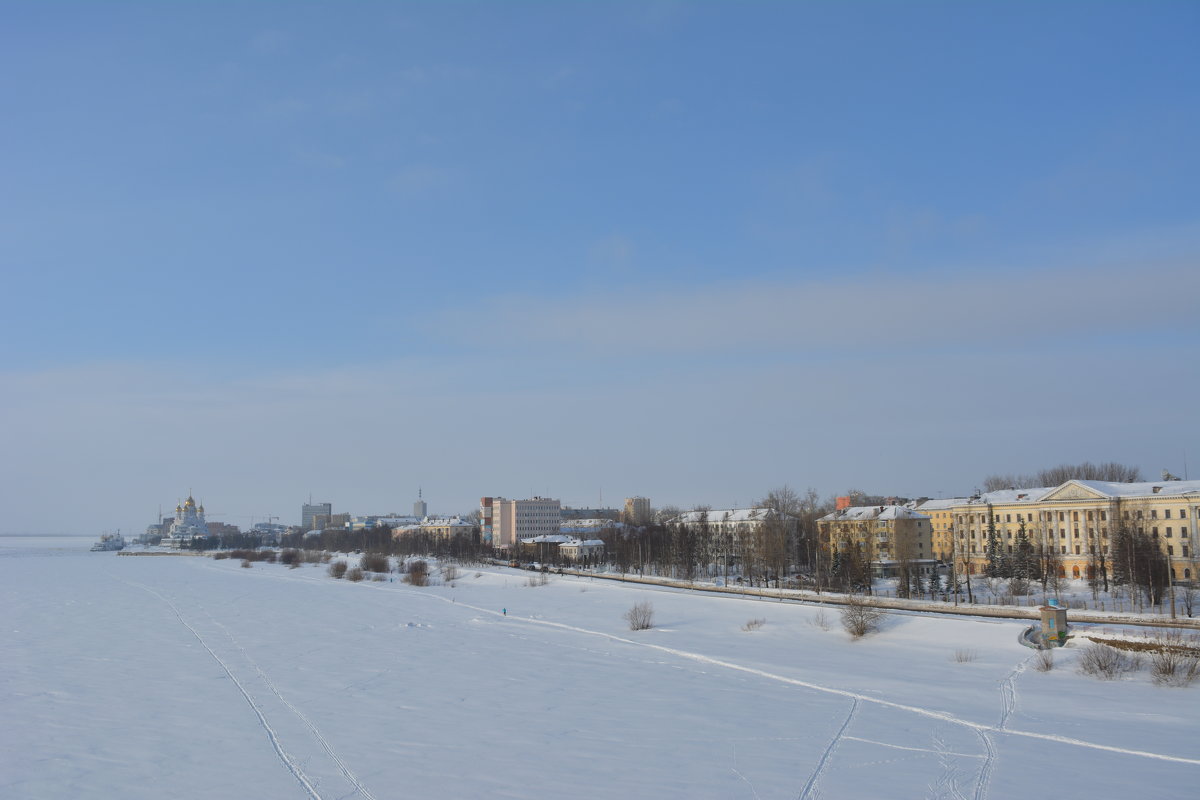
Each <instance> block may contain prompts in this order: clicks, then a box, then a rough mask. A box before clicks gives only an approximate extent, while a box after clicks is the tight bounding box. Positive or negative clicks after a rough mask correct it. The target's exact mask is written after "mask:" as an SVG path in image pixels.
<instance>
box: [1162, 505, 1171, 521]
mask: <svg viewBox="0 0 1200 800" xmlns="http://www.w3.org/2000/svg"><path fill="white" fill-rule="evenodd" d="M1170 518H1171V509H1169V508H1168V509H1167V510H1166V511H1164V512H1163V519H1170Z"/></svg>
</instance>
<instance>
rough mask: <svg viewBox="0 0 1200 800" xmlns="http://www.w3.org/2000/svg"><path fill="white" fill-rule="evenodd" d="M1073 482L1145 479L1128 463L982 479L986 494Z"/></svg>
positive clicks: (1086, 463)
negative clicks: (1002, 490)
mask: <svg viewBox="0 0 1200 800" xmlns="http://www.w3.org/2000/svg"><path fill="white" fill-rule="evenodd" d="M1070 480H1078V481H1111V482H1113V483H1136V482H1138V481H1141V480H1143V478H1142V471H1141V470H1140V469H1138V468H1137V467H1131V466H1129V465H1128V464H1118V463H1116V462H1115V461H1108V462H1105V463H1103V464H1093V463H1092V462H1090V461H1084V462H1083V463H1081V464H1059V465H1058V466H1056V467H1048V468H1046V469H1041V470H1038V471H1037V472H1030V473H1026V474H1016V473H1007V474H997V475H988V476H987V477H986V478H984V479H983V491H985V492H995V491H999V490H1000V489H1031V488H1034V487H1036V486H1058V485H1060V484H1063V483H1066V482H1067V481H1070Z"/></svg>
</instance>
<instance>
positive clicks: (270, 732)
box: [114, 576, 322, 800]
mask: <svg viewBox="0 0 1200 800" xmlns="http://www.w3.org/2000/svg"><path fill="white" fill-rule="evenodd" d="M114 577H115V576H114ZM116 580H120V581H121V583H124V584H126V585H128V586H136V587H137V588H139V589H141V590H143V591H145V592H148V593H150V594H152V595H154V596H155V597H157V598H158V599H159V600H161V601H162V602H164V603H166V605H167V607H168V608H170V609H171V611H172V612H173V613H174V614H175V618H176V619H178V620H179V623H180V624H181V625H183V627H185V628H187V629H188V630H189V631H191V633H192V636H194V637H196V641H197V642H199V643H200V646H201V647H203V648H204V649H205V650H206V651H208V654H209V655H210V656H212V659H213V661H216V662H217V664H219V665H220V666H221V669H222V670H224V671H225V674H226V675H228V676H229V680H231V681H233V685H234V686H236V687H237V688H238V691H239V692H241V693H242V697H244V698H245V699H246V703H247V704H249V706H250V708H251V709H252V710H253V711H254V715H255V716H256V717H258V724H259V725H261V726H262V729H263V730H264V731H266V733H267V738H268V739H270V740H271V747H273V748H274V749H275V754H276V755H277V756H279V760H280V761H282V762H283V765H284V767H286V768H287V770H288V772H290V773H292V776H293V777H294V778H295V779H296V780H297V781H298V782H299V783H300V785H301V786H302V787H304V791H305V792H307V793H308V796H309V797H311V798H312V799H313V800H322V797H321V795H320V794H319V793H318V792H317V789H316V787H315V786H313V784H312V782H311V781H310V780H309V778H308V776H307V775H306V774H305V773H304V770H303V769H301V767H300V765H299V764H298V763H296V760H295V759H294V758H292V756H291V754H289V753H288V752H287V751H286V750H284V749H283V744H282V743H281V742H280V741H279V736H278V735H277V734H276V733H275V729H274V728H272V727H271V724H270V723H269V722H267V718H266V717H265V716H263V713H262V710H261V709H260V708H259V707H258V705H257V704H256V703H255V702H254V698H253V697H251V696H250V693H249V692H248V691H247V690H246V687H245V686H244V685H243V684H242V682H241V681H239V680H238V679H237V677H235V676H234V674H233V672H232V670H230V669H229V665H227V664H226V663H225V662H224V661H222V660H221V657H220V656H218V655H217V654H216V652H214V651H213V649H212V648H211V647H209V646H208V643H207V642H206V641H204V637H202V636H201V635H200V634H199V633H198V632H197V631H196V629H195V628H193V627H192V626H191V625H190V624H188V621H187V620H186V619H184V618H183V614H181V613H179V609H178V608H177V607H176V606H175V604H174V603H172V602H171V601H170V600H169V599H167V598H166V597H165V596H164V595H161V594H159V593H158V592H156V591H155V590H154V589H151V588H150V587H149V586H144V585H142V584H140V583H134V582H131V581H125V580H121V579H120V578H117V579H116Z"/></svg>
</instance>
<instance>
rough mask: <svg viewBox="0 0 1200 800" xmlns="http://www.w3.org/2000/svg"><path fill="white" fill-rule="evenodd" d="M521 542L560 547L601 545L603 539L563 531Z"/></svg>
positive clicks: (602, 544)
mask: <svg viewBox="0 0 1200 800" xmlns="http://www.w3.org/2000/svg"><path fill="white" fill-rule="evenodd" d="M521 544H557V545H559V546H560V547H603V546H604V540H603V539H580V538H579V537H577V536H569V535H567V534H565V533H545V534H542V535H541V536H534V537H532V538H529V539H522V540H521Z"/></svg>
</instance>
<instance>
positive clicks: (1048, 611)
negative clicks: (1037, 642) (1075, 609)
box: [1040, 600, 1067, 649]
mask: <svg viewBox="0 0 1200 800" xmlns="http://www.w3.org/2000/svg"><path fill="white" fill-rule="evenodd" d="M1040 610H1041V612H1042V649H1047V648H1050V647H1062V646H1063V645H1065V644H1066V643H1067V610H1066V609H1065V608H1062V607H1061V606H1059V605H1058V601H1057V600H1050V601H1048V603H1047V604H1046V605H1044V606H1042V607H1041V609H1040Z"/></svg>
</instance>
